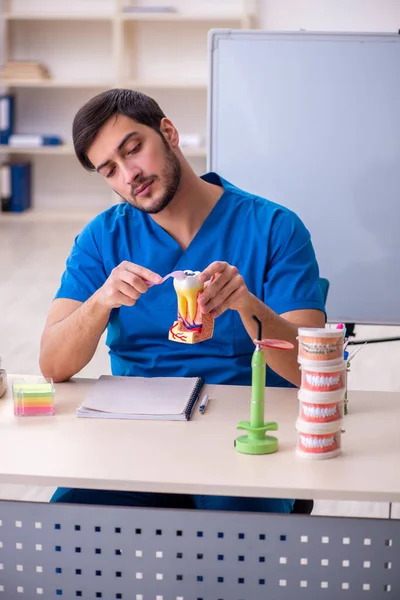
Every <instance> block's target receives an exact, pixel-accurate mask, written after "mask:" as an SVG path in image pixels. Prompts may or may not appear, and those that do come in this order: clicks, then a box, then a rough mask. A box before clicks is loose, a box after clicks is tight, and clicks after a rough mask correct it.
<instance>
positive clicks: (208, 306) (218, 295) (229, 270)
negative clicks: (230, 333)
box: [199, 261, 250, 318]
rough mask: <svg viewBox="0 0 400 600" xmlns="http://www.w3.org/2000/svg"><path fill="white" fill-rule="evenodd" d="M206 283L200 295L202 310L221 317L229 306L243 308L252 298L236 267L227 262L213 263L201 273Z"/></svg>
mask: <svg viewBox="0 0 400 600" xmlns="http://www.w3.org/2000/svg"><path fill="white" fill-rule="evenodd" d="M199 279H200V281H201V282H203V283H204V284H205V286H204V291H203V292H202V293H201V294H200V296H199V304H200V308H201V312H202V313H203V314H204V313H209V314H210V315H211V316H212V317H214V318H215V317H219V315H221V314H222V313H223V312H224V311H225V310H226V309H227V308H230V309H231V310H237V311H240V310H242V309H243V308H244V307H245V305H246V303H247V302H248V300H249V298H250V292H249V290H248V289H247V286H246V284H245V282H244V279H243V277H242V276H241V275H240V273H239V271H238V270H237V268H236V267H233V266H232V265H230V264H229V263H227V262H222V261H216V262H213V263H211V265H209V266H208V267H207V268H206V269H205V270H204V271H203V272H202V273H201V274H200V275H199Z"/></svg>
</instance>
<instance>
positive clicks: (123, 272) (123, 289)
mask: <svg viewBox="0 0 400 600" xmlns="http://www.w3.org/2000/svg"><path fill="white" fill-rule="evenodd" d="M160 282H161V277H160V275H157V273H154V272H153V271H150V270H149V269H146V268H145V267H141V266H139V265H135V264H134V263H131V262H128V261H124V262H122V263H121V264H119V265H118V267H115V269H113V270H112V271H111V275H110V276H109V278H108V279H107V281H106V282H105V283H104V284H103V285H102V286H101V288H99V289H98V290H97V292H95V294H94V296H95V297H96V300H97V302H98V303H99V304H101V305H102V306H104V307H105V308H108V309H110V310H111V309H112V308H120V307H121V306H133V305H134V304H135V303H136V301H137V300H138V298H139V297H140V296H141V294H145V293H146V292H147V290H148V289H149V287H150V286H151V285H154V284H157V283H160Z"/></svg>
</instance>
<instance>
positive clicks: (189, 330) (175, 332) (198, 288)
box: [168, 270, 214, 344]
mask: <svg viewBox="0 0 400 600" xmlns="http://www.w3.org/2000/svg"><path fill="white" fill-rule="evenodd" d="M183 274H184V277H182V276H181V275H180V276H179V277H174V288H175V291H176V295H177V298H178V319H177V320H176V321H175V322H174V324H173V325H172V327H171V328H170V330H169V334H168V339H169V340H171V341H173V342H180V343H181V344H197V343H199V342H204V340H208V339H210V338H211V337H212V335H213V332H214V319H213V318H212V317H211V316H210V315H209V314H202V312H201V310H200V307H199V305H198V296H199V294H200V292H202V291H203V288H204V286H203V284H202V282H201V281H199V275H200V271H189V270H187V271H183Z"/></svg>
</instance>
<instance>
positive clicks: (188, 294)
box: [174, 271, 204, 322]
mask: <svg viewBox="0 0 400 600" xmlns="http://www.w3.org/2000/svg"><path fill="white" fill-rule="evenodd" d="M199 275H200V271H185V278H184V279H177V278H175V279H174V288H175V291H176V294H177V296H178V313H179V314H180V315H181V317H182V318H183V319H186V313H187V311H188V309H189V318H190V320H191V321H192V322H194V319H195V316H196V312H197V296H198V293H199V292H201V290H202V289H203V287H204V286H203V284H202V283H201V281H199Z"/></svg>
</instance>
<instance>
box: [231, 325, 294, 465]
mask: <svg viewBox="0 0 400 600" xmlns="http://www.w3.org/2000/svg"><path fill="white" fill-rule="evenodd" d="M253 319H254V320H255V321H256V322H257V325H258V339H257V340H253V341H254V343H255V345H256V349H255V350H254V352H253V357H252V360H251V371H252V380H251V408H250V421H240V422H239V424H238V426H237V429H244V430H245V431H247V434H246V435H241V436H239V437H238V438H236V440H235V448H236V450H237V451H238V452H242V453H243V454H271V453H272V452H276V451H277V450H278V440H277V438H276V437H274V436H272V435H266V432H267V431H277V429H278V423H276V422H275V421H267V422H264V394H265V371H266V367H265V357H264V353H263V351H262V349H261V347H262V346H263V347H266V348H276V349H277V350H293V348H294V346H293V344H291V343H290V342H285V341H282V340H263V339H262V331H261V321H260V320H259V319H258V318H257V317H256V316H254V315H253Z"/></svg>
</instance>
